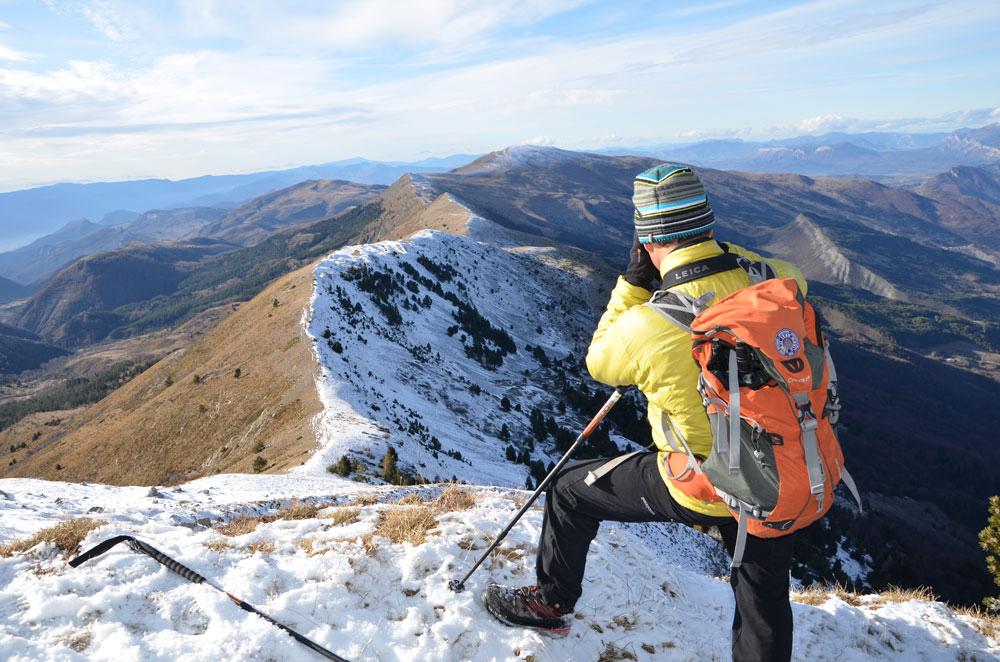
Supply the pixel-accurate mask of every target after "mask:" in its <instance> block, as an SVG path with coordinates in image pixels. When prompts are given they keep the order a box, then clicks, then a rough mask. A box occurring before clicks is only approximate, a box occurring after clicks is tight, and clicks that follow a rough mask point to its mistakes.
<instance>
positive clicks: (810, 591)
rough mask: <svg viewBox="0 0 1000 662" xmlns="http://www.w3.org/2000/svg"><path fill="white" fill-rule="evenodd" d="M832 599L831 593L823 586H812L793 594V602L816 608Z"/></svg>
mask: <svg viewBox="0 0 1000 662" xmlns="http://www.w3.org/2000/svg"><path fill="white" fill-rule="evenodd" d="M829 599H830V591H829V589H827V587H826V586H823V585H822V584H812V585H810V586H807V587H806V588H804V589H802V590H801V591H795V592H793V593H792V602H797V603H799V604H800V605H809V606H811V607H815V606H818V605H821V604H823V603H824V602H826V601H827V600H829Z"/></svg>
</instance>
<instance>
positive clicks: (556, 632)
mask: <svg viewBox="0 0 1000 662" xmlns="http://www.w3.org/2000/svg"><path fill="white" fill-rule="evenodd" d="M480 599H481V600H482V603H483V607H485V608H486V611H487V612H489V614H490V616H492V617H493V618H495V619H497V620H498V621H500V622H501V623H503V624H504V625H506V626H508V627H512V628H524V629H526V630H534V631H535V632H539V633H541V634H545V635H548V636H550V637H556V638H562V637H565V636H566V635H568V634H569V629H570V626H569V625H566V626H563V627H555V628H550V627H544V626H541V625H525V624H524V623H515V622H514V621H511V620H510V619H509V618H507V617H506V616H504V615H503V614H502V613H501V612H499V611H497V610H496V609H494V608H493V607H492V606H491V605H490V603H489V601H488V600H487V599H486V591H483V593H482V595H481V596H480Z"/></svg>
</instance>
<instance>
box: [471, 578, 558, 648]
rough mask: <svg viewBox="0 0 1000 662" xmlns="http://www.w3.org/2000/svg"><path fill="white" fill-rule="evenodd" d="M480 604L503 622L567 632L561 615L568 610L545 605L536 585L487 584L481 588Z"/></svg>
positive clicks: (556, 633) (539, 589)
mask: <svg viewBox="0 0 1000 662" xmlns="http://www.w3.org/2000/svg"><path fill="white" fill-rule="evenodd" d="M483 605H484V606H485V607H486V611H488V612H490V613H491V614H493V617H494V618H496V619H497V620H498V621H500V622H501V623H503V624H504V625H513V626H516V627H526V628H533V629H535V630H539V631H541V632H545V633H547V634H551V635H555V636H560V637H561V636H565V635H567V634H569V622H568V621H567V620H566V619H564V618H563V616H565V615H566V614H567V613H569V612H568V611H563V610H562V609H561V608H560V607H559V605H558V604H556V605H550V604H548V603H547V602H546V601H545V597H544V596H543V595H542V590H541V587H539V586H522V587H521V588H513V587H510V586H500V585H499V584H490V585H489V586H487V587H486V590H485V591H483Z"/></svg>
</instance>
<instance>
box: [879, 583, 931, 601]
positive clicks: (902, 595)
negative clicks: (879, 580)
mask: <svg viewBox="0 0 1000 662" xmlns="http://www.w3.org/2000/svg"><path fill="white" fill-rule="evenodd" d="M878 595H879V598H880V602H881V603H885V602H909V601H910V600H923V601H925V602H937V601H939V600H940V598H939V597H938V596H936V595H934V592H933V591H931V589H930V588H928V587H926V586H918V587H916V588H901V587H899V586H889V587H888V588H887V589H885V590H883V591H879V594H878Z"/></svg>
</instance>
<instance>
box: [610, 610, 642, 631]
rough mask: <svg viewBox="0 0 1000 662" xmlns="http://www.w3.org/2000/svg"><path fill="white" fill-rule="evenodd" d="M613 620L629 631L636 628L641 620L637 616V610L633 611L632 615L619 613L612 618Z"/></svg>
mask: <svg viewBox="0 0 1000 662" xmlns="http://www.w3.org/2000/svg"><path fill="white" fill-rule="evenodd" d="M611 622H612V623H614V624H615V625H617V626H618V627H620V628H621V629H623V630H625V631H626V632H628V631H629V630H632V629H634V628H635V624H636V623H638V622H639V619H638V618H637V617H636V615H635V612H632V616H631V617H629V616H627V615H626V614H618V615H617V616H615V617H614V618H612V619H611Z"/></svg>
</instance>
